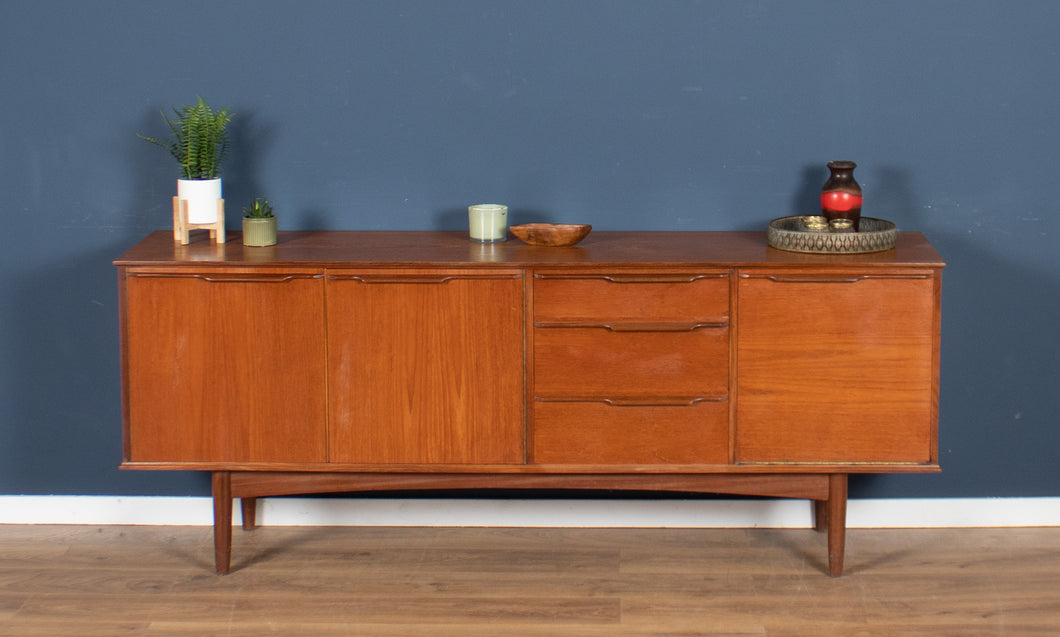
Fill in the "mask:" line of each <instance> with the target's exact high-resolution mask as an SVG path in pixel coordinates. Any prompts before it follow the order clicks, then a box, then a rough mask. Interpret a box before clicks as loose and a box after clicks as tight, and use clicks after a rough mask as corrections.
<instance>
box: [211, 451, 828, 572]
mask: <svg viewBox="0 0 1060 637" xmlns="http://www.w3.org/2000/svg"><path fill="white" fill-rule="evenodd" d="M432 489H571V490H593V489H602V490H607V489H613V490H625V491H670V492H679V493H680V492H683V493H717V494H726V495H749V496H764V497H777V498H796V499H805V500H811V501H813V502H814V516H815V520H814V524H815V527H816V528H817V529H818V530H825V531H827V534H828V572H829V574H830V575H832V576H839V575H842V574H843V552H844V544H845V535H846V504H847V474H845V473H836V474H648V475H629V474H463V473H459V474H458V473H450V474H431V473H318V472H293V473H288V472H282V471H265V472H257V471H215V472H213V505H214V559H215V566H216V569H217V572H218V573H219V574H222V575H223V574H226V573H228V572H229V571H230V570H231V557H232V506H233V500H234V499H235V498H239V499H240V502H241V508H242V514H243V529H244V530H252V529H254V528H256V526H257V501H258V498H261V497H267V496H279V495H304V494H313V493H348V492H369V491H405V490H432Z"/></svg>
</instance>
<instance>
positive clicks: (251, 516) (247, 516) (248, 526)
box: [239, 498, 258, 531]
mask: <svg viewBox="0 0 1060 637" xmlns="http://www.w3.org/2000/svg"><path fill="white" fill-rule="evenodd" d="M239 506H240V508H241V509H242V510H243V530H244V531H253V530H254V529H255V528H256V527H257V526H258V499H257V498H240V499H239Z"/></svg>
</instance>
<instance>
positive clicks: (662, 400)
mask: <svg viewBox="0 0 1060 637" xmlns="http://www.w3.org/2000/svg"><path fill="white" fill-rule="evenodd" d="M534 400H536V401H537V402H539V403H604V404H606V405H608V406H610V407H694V406H696V405H698V404H699V403H718V402H724V401H725V400H727V397H726V396H622V397H617V398H615V397H610V396H606V397H599V396H563V397H548V396H535V397H534Z"/></svg>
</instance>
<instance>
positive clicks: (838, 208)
mask: <svg viewBox="0 0 1060 637" xmlns="http://www.w3.org/2000/svg"><path fill="white" fill-rule="evenodd" d="M857 167H858V165H857V164H855V163H854V162H852V161H830V162H828V170H830V171H832V174H831V176H829V177H828V181H826V182H825V183H824V187H822V188H821V214H823V215H824V216H825V217H827V218H828V220H829V221H831V220H832V219H850V220H851V221H853V222H854V230H855V231H857V229H858V222H859V221H860V220H861V186H860V185H859V184H858V182H857V181H855V180H854V169H855V168H857Z"/></svg>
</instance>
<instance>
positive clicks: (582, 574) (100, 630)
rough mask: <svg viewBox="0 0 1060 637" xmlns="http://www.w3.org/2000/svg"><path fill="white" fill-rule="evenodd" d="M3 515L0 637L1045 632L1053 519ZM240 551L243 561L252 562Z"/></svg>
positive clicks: (1056, 613)
mask: <svg viewBox="0 0 1060 637" xmlns="http://www.w3.org/2000/svg"><path fill="white" fill-rule="evenodd" d="M235 542H236V546H237V549H238V550H237V553H236V554H237V557H236V560H235V562H234V563H233V572H232V573H231V574H229V575H227V576H217V575H213V574H212V573H211V570H212V569H211V561H212V557H213V544H212V540H211V533H210V528H209V527H120V526H106V527H92V526H17V525H9V526H0V635H20V636H23V637H28V636H34V635H80V636H84V637H91V636H96V635H107V636H111V635H118V634H122V635H199V636H209V635H234V636H251V635H254V636H258V635H380V636H395V635H432V636H449V635H454V636H456V635H459V636H484V635H520V636H527V635H528V636H543V635H572V636H575V637H578V636H595V635H608V636H613V635H684V636H687V635H814V636H822V635H887V636H893V635H932V636H945V635H954V636H957V635H959V636H962V637H967V636H973V637H974V636H980V635H982V636H986V635H1020V636H1023V635H1055V634H1060V590H1058V588H1057V586H1056V582H1057V581H1060V529H1057V528H1041V529H928V530H859V529H855V530H851V531H850V532H849V534H848V540H847V544H848V547H847V548H848V551H847V575H846V576H845V577H842V578H830V577H825V576H822V573H823V571H824V570H825V569H826V568H827V567H826V564H825V563H824V556H823V553H822V551H821V546H822V545H823V543H824V537H823V535H820V534H817V533H814V532H813V531H812V530H808V529H807V530H801V529H797V530H767V529H756V530H736V529H722V530H714V529H711V530H694V529H665V530H664V529H659V530H654V529H628V530H627V529H499V528H498V529H476V528H462V529H455V528H429V529H426V528H385V527H374V528H363V527H362V528H342V527H272V528H270V527H264V528H259V529H257V530H255V531H252V532H242V531H239V530H236V531H235ZM251 564H253V567H248V566H249V565H251Z"/></svg>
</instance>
